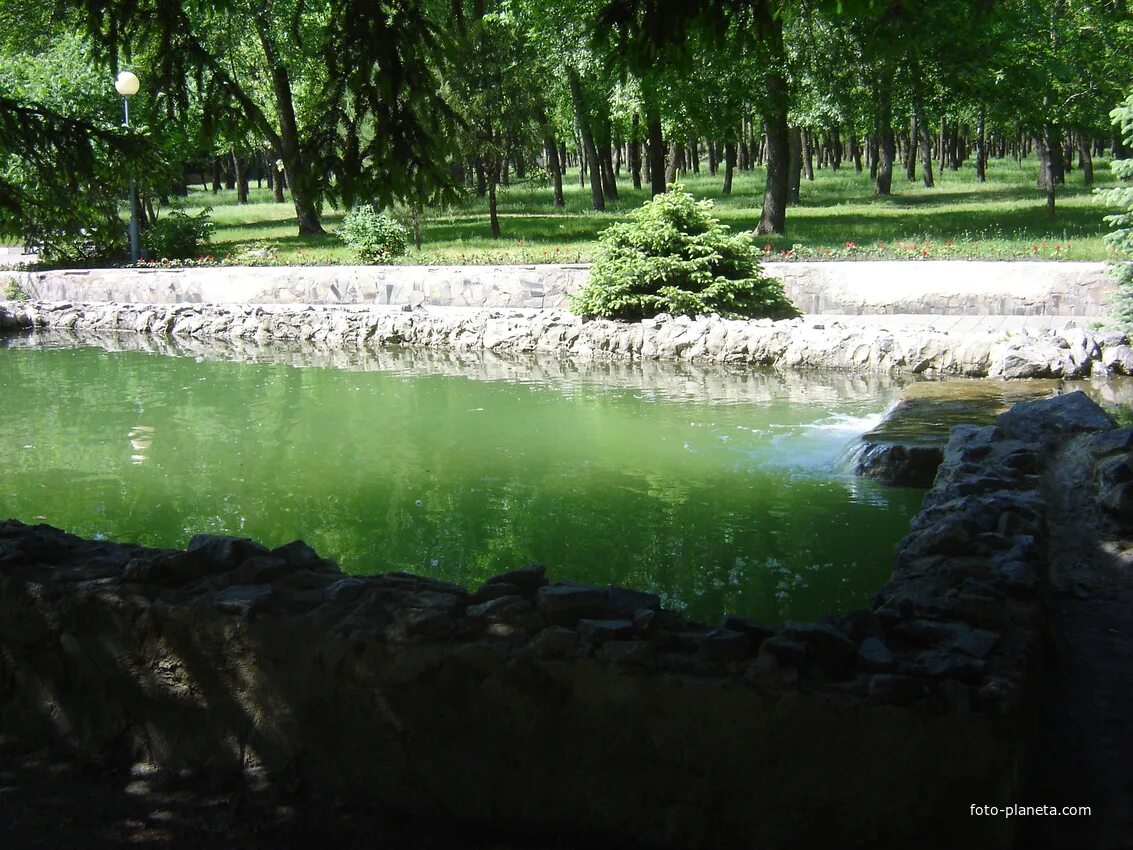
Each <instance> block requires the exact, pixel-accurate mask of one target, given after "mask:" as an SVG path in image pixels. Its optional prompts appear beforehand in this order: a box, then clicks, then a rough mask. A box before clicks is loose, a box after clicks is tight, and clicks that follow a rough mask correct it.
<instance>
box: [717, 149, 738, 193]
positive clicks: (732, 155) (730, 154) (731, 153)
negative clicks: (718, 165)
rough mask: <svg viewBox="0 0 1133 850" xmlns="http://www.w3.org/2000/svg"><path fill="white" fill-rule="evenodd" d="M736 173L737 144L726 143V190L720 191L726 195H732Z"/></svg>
mask: <svg viewBox="0 0 1133 850" xmlns="http://www.w3.org/2000/svg"><path fill="white" fill-rule="evenodd" d="M735 171H736V143H735V142H733V141H727V142H724V188H723V189H721V190H720V191H721V192H723V193H724V194H725V195H730V194H732V176H733V175H734V174H735Z"/></svg>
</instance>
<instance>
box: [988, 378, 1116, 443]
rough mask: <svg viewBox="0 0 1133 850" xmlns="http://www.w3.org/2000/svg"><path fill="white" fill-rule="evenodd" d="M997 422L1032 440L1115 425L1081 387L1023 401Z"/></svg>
mask: <svg viewBox="0 0 1133 850" xmlns="http://www.w3.org/2000/svg"><path fill="white" fill-rule="evenodd" d="M997 422H998V424H999V428H1000V430H1002V431H1003V433H1004V435H1005V436H1007V437H1008V438H1010V439H1015V440H1022V441H1023V442H1032V443H1045V442H1048V441H1051V440H1056V439H1058V438H1059V437H1063V436H1067V435H1070V434H1081V433H1088V432H1095V431H1109V430H1112V429H1114V428H1116V427H1117V423H1116V422H1115V421H1114V419H1113V417H1112V416H1110V415H1109V414H1108V413H1106V412H1105V411H1104V410H1102V409H1101V408H1100V407H1099V406H1098V405H1097V402H1095V401H1094V400H1093V399H1091V398H1090V397H1089V396H1088V395H1086V394H1085V393H1084V392H1082V391H1081V390H1075V391H1074V392H1072V393H1066V394H1064V395H1059V396H1055V397H1054V398H1051V399H1040V400H1038V401H1028V402H1022V403H1020V404H1017V405H1015V406H1014V407H1013V408H1011V409H1010V410H1008V411H1007V412H1006V413H1002V414H1000V416H999V419H998V420H997Z"/></svg>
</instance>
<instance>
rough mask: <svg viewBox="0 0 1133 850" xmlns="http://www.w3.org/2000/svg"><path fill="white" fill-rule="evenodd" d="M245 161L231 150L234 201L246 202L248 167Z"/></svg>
mask: <svg viewBox="0 0 1133 850" xmlns="http://www.w3.org/2000/svg"><path fill="white" fill-rule="evenodd" d="M246 166H247V163H246V162H245V161H244V160H242V159H241V158H240V157H239V156H237V155H236V151H235V150H233V151H232V171H233V173H234V174H235V175H236V203H238V204H246V203H248V169H247V167H246Z"/></svg>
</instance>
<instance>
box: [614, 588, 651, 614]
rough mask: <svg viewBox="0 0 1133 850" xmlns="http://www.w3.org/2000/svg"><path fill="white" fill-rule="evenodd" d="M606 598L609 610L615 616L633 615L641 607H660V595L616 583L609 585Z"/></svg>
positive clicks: (649, 608)
mask: <svg viewBox="0 0 1133 850" xmlns="http://www.w3.org/2000/svg"><path fill="white" fill-rule="evenodd" d="M606 599H607V603H608V605H609V612H610V613H611V614H612V615H614V616H616V617H633V616H634V615H635V614H636V613H637V612H638V611H639V610H641V609H646V610H649V611H657V610H660V608H661V597H660V596H658V595H657V594H656V593H646V592H645V591H643V590H631V589H630V588H626V587H617V586H616V585H610V587H609V590H608V591H607V596H606Z"/></svg>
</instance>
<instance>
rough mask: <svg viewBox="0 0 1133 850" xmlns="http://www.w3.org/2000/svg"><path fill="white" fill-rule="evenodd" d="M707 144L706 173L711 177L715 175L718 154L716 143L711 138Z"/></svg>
mask: <svg viewBox="0 0 1133 850" xmlns="http://www.w3.org/2000/svg"><path fill="white" fill-rule="evenodd" d="M707 146H708V173H709V174H710V175H711V176H712V177H715V176H716V167H717V166H718V165H719V156H720V154H719V153H718V152H717V151H716V143H715V142H714V141H711V140H710V141H708V142H707Z"/></svg>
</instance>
